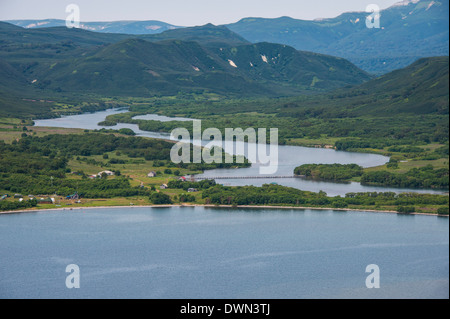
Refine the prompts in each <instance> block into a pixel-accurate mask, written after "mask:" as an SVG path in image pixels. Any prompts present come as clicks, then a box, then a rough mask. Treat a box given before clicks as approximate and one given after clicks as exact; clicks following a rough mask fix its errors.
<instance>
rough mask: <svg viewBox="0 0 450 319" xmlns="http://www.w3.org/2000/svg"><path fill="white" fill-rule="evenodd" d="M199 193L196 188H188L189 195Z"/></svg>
mask: <svg viewBox="0 0 450 319" xmlns="http://www.w3.org/2000/svg"><path fill="white" fill-rule="evenodd" d="M194 192H198V191H197V189H196V188H188V193H194Z"/></svg>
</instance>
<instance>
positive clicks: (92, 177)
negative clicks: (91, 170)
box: [88, 175, 97, 179]
mask: <svg viewBox="0 0 450 319" xmlns="http://www.w3.org/2000/svg"><path fill="white" fill-rule="evenodd" d="M88 177H89V178H90V179H95V178H97V175H89V176H88Z"/></svg>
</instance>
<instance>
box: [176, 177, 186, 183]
mask: <svg viewBox="0 0 450 319" xmlns="http://www.w3.org/2000/svg"><path fill="white" fill-rule="evenodd" d="M178 180H179V181H182V182H185V181H186V177H184V176H181V177H180V178H179V179H178Z"/></svg>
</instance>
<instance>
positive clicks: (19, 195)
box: [14, 194, 23, 198]
mask: <svg viewBox="0 0 450 319" xmlns="http://www.w3.org/2000/svg"><path fill="white" fill-rule="evenodd" d="M14 198H23V196H22V194H14Z"/></svg>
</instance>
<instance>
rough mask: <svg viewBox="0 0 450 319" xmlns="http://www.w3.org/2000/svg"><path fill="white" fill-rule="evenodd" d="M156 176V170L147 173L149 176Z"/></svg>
mask: <svg viewBox="0 0 450 319" xmlns="http://www.w3.org/2000/svg"><path fill="white" fill-rule="evenodd" d="M155 176H156V172H153V171H151V172H150V173H148V174H147V177H155Z"/></svg>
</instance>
